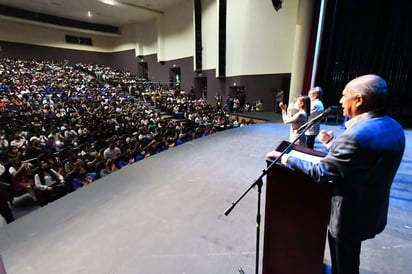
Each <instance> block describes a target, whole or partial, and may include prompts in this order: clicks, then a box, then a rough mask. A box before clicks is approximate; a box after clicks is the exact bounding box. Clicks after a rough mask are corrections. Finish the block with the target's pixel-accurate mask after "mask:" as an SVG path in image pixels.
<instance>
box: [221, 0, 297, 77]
mask: <svg viewBox="0 0 412 274" xmlns="http://www.w3.org/2000/svg"><path fill="white" fill-rule="evenodd" d="M227 3H228V10H227V29H226V32H227V42H226V43H227V45H226V46H227V50H226V58H227V59H226V64H227V67H226V75H227V76H235V75H254V74H272V73H290V72H291V67H292V59H293V47H292V46H291V45H293V44H294V39H295V26H296V21H297V10H298V0H288V1H284V3H283V8H282V9H280V10H279V11H278V12H276V11H275V9H274V8H273V5H272V2H271V1H269V0H267V1H255V0H228V2H227Z"/></svg>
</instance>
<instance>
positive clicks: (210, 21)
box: [202, 0, 218, 70]
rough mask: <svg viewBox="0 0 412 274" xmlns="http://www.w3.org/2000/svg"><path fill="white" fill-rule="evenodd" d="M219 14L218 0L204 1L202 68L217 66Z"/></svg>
mask: <svg viewBox="0 0 412 274" xmlns="http://www.w3.org/2000/svg"><path fill="white" fill-rule="evenodd" d="M217 22H218V15H217V2H216V0H203V1H202V47H203V50H202V68H203V69H204V70H209V69H215V68H216V67H217V56H218V50H217V48H218V40H217V39H218V32H217V30H218V24H217Z"/></svg>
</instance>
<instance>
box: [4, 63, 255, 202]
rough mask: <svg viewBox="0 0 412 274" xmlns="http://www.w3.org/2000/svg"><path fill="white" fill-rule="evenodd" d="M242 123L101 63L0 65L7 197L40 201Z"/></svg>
mask: <svg viewBox="0 0 412 274" xmlns="http://www.w3.org/2000/svg"><path fill="white" fill-rule="evenodd" d="M248 123H253V121H250V122H248ZM248 123H247V122H246V121H245V120H243V121H238V120H237V119H236V118H232V116H231V115H230V113H229V112H228V111H227V110H226V109H224V108H216V107H213V106H211V105H210V104H208V103H206V102H205V101H204V100H202V99H196V98H194V96H193V94H191V93H185V92H184V91H182V90H178V89H170V88H169V86H168V85H165V84H159V83H157V84H156V83H152V82H150V81H148V79H138V78H137V77H136V76H134V75H132V74H131V73H129V72H124V71H120V70H116V69H113V68H110V67H107V66H103V65H96V64H81V63H79V64H76V65H75V66H71V65H70V64H69V62H68V60H65V61H62V62H54V61H35V60H19V59H11V58H3V59H2V60H1V63H0V125H1V132H0V138H1V139H0V166H2V167H3V168H2V169H0V173H2V175H1V181H3V182H4V183H6V185H8V187H9V189H8V191H9V194H10V197H9V200H10V202H12V201H13V196H18V195H21V194H22V193H29V194H30V195H31V196H32V198H33V200H34V201H36V202H37V203H38V204H40V205H45V204H47V203H49V202H52V201H54V200H55V199H58V198H59V197H61V196H63V195H65V194H67V193H69V192H71V191H74V190H76V189H78V188H81V187H83V186H86V185H88V184H91V183H92V182H94V181H95V180H97V179H99V178H101V177H103V176H107V175H108V174H110V173H113V172H116V171H117V170H119V169H121V168H123V167H124V166H126V165H130V164H133V163H135V162H137V161H140V160H142V159H144V158H147V157H150V156H151V155H154V154H157V153H160V152H162V151H164V150H168V149H171V148H173V147H175V146H178V145H181V144H183V143H185V142H188V141H191V140H193V139H196V138H200V137H203V136H206V135H209V134H213V133H215V132H217V131H221V130H225V129H228V128H233V127H239V126H245V125H247V124H248ZM0 186H1V185H0ZM3 187H4V184H3Z"/></svg>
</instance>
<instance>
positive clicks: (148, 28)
mask: <svg viewBox="0 0 412 274" xmlns="http://www.w3.org/2000/svg"><path fill="white" fill-rule="evenodd" d="M136 33H137V35H136V40H137V42H136V44H137V49H136V56H137V55H151V54H155V53H156V52H157V36H158V35H157V27H156V21H151V22H146V23H144V24H138V25H137V26H136Z"/></svg>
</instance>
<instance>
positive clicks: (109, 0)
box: [99, 0, 119, 6]
mask: <svg viewBox="0 0 412 274" xmlns="http://www.w3.org/2000/svg"><path fill="white" fill-rule="evenodd" d="M99 1H100V2H102V3H105V4H106V5H110V6H118V5H119V2H118V1H116V0H99Z"/></svg>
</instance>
